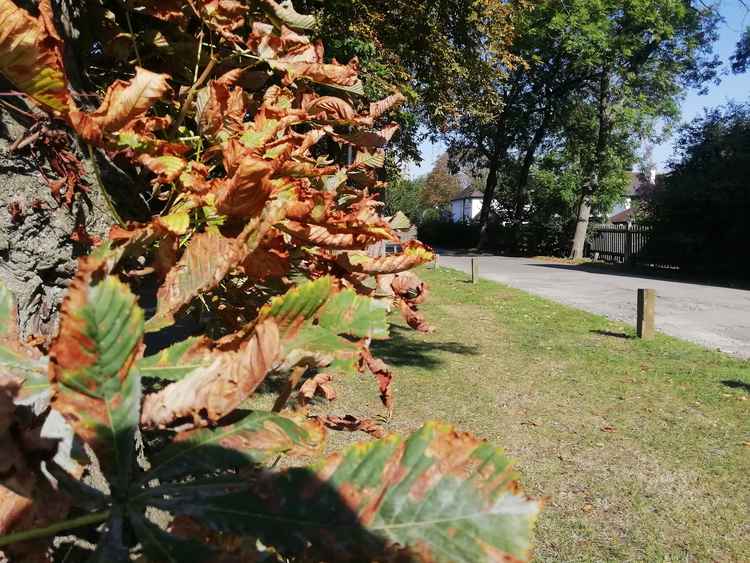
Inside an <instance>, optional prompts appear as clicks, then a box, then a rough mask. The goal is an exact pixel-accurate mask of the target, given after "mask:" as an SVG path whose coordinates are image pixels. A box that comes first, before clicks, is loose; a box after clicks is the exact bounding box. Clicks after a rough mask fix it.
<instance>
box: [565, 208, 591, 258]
mask: <svg viewBox="0 0 750 563" xmlns="http://www.w3.org/2000/svg"><path fill="white" fill-rule="evenodd" d="M590 217H591V196H589V195H586V194H584V195H583V196H581V199H580V201H579V203H578V213H577V219H576V232H575V236H574V237H573V249H572V250H571V251H570V257H571V258H573V259H575V260H579V259H581V258H583V249H584V245H585V243H586V233H587V232H588V230H589V218H590Z"/></svg>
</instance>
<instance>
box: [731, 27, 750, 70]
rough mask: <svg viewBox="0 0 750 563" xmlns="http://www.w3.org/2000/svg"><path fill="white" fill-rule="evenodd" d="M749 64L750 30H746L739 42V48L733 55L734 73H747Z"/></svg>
mask: <svg viewBox="0 0 750 563" xmlns="http://www.w3.org/2000/svg"><path fill="white" fill-rule="evenodd" d="M748 62H750V28H748V29H745V31H744V32H743V33H742V35H741V36H740V39H739V41H737V47H736V48H735V51H734V54H733V55H732V72H734V73H735V74H740V73H743V72H746V71H747V66H748Z"/></svg>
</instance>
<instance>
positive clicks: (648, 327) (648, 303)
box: [635, 289, 656, 340]
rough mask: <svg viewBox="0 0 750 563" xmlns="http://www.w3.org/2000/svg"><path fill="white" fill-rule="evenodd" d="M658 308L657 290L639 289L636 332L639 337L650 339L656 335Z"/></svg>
mask: <svg viewBox="0 0 750 563" xmlns="http://www.w3.org/2000/svg"><path fill="white" fill-rule="evenodd" d="M655 309H656V290H655V289H639V290H638V320H637V322H636V326H635V329H636V332H637V333H638V338H643V339H644V340H649V339H651V338H653V337H654V313H655Z"/></svg>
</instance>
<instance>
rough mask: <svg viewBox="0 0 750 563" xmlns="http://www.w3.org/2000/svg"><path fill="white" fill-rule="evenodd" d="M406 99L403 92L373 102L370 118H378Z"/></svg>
mask: <svg viewBox="0 0 750 563" xmlns="http://www.w3.org/2000/svg"><path fill="white" fill-rule="evenodd" d="M405 101H406V98H405V97H404V95H403V94H402V93H401V92H397V93H396V94H392V95H390V96H388V97H387V98H384V99H382V100H380V101H378V102H372V103H371V104H370V115H369V117H370V119H373V120H374V119H377V118H379V117H380V116H381V115H383V114H384V113H386V112H388V111H390V110H391V109H392V108H394V107H396V106H397V105H399V104H402V103H403V102H405Z"/></svg>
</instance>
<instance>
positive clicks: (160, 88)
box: [70, 67, 171, 143]
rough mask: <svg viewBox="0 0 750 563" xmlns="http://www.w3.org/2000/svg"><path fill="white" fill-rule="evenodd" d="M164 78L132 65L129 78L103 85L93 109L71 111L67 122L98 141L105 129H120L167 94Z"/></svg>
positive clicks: (168, 89)
mask: <svg viewBox="0 0 750 563" xmlns="http://www.w3.org/2000/svg"><path fill="white" fill-rule="evenodd" d="M168 78H169V76H168V75H166V74H156V73H154V72H151V71H150V70H145V69H143V68H140V67H136V69H135V76H134V77H133V78H132V79H131V80H130V81H128V82H125V81H124V80H117V81H115V82H114V83H112V84H111V85H110V86H109V88H107V93H106V94H105V96H104V100H103V101H102V103H101V105H100V106H99V108H98V109H97V110H96V111H94V112H92V113H84V112H81V111H72V112H71V113H70V121H71V124H72V125H73V128H74V129H75V130H76V131H77V132H78V134H79V135H80V136H81V138H83V139H84V140H85V141H87V142H89V143H99V142H101V140H102V138H103V137H104V135H105V134H106V133H111V132H113V131H117V130H118V129H122V128H123V127H125V126H126V125H127V124H128V123H129V122H130V121H132V120H133V119H135V118H137V117H140V116H141V115H143V114H144V113H146V112H147V111H148V110H149V108H151V106H152V105H154V103H155V102H157V101H158V100H159V99H161V98H162V97H163V96H164V95H165V94H167V92H169V91H170V90H171V88H170V87H169V84H167V79H168Z"/></svg>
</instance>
